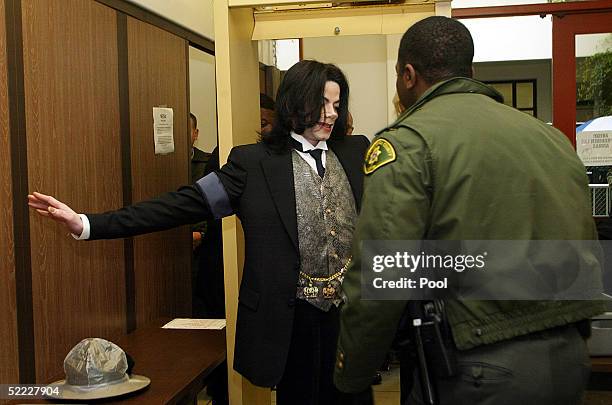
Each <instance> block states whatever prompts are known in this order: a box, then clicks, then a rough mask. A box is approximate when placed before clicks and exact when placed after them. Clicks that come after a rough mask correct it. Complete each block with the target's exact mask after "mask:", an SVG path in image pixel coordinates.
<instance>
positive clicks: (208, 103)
mask: <svg viewBox="0 0 612 405" xmlns="http://www.w3.org/2000/svg"><path fill="white" fill-rule="evenodd" d="M189 95H190V99H189V102H190V107H191V112H192V113H194V114H195V116H196V117H198V128H199V129H200V136H199V137H198V140H197V141H196V146H197V147H198V149H201V150H203V151H205V152H212V150H213V149H214V148H215V146H217V101H216V100H217V99H216V91H215V57H214V56H211V55H209V54H207V53H205V52H202V51H200V50H198V49H195V48H192V47H189Z"/></svg>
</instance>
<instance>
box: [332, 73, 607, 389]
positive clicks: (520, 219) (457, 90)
mask: <svg viewBox="0 0 612 405" xmlns="http://www.w3.org/2000/svg"><path fill="white" fill-rule="evenodd" d="M500 101H502V97H501V95H499V93H497V92H496V91H495V90H493V89H491V88H489V87H488V86H486V85H484V84H482V83H480V82H477V81H475V80H471V79H466V78H454V79H451V80H448V81H445V82H442V83H438V84H436V85H435V86H433V87H432V88H430V89H429V90H428V91H427V92H426V93H425V94H424V95H423V96H422V97H421V98H420V99H419V100H418V101H417V102H416V103H415V105H413V106H412V107H411V108H410V109H409V110H407V111H406V112H404V113H403V114H402V115H401V116H400V117H399V118H398V120H397V121H396V122H395V123H394V124H392V125H391V126H390V127H388V128H386V129H385V130H383V131H382V132H380V133H379V134H378V136H377V138H376V139H375V140H374V142H373V143H372V145H371V146H370V149H369V151H368V154H367V155H366V161H365V164H364V170H365V173H366V174H367V176H366V179H365V186H364V197H363V203H362V208H361V213H360V218H359V221H358V224H357V229H356V235H355V239H354V249H353V250H354V252H353V265H352V267H351V268H350V269H349V271H348V272H347V275H346V278H345V281H344V285H343V288H344V291H345V292H346V295H347V302H346V305H345V306H344V307H343V309H342V313H341V333H340V339H339V344H338V359H337V363H336V373H335V382H336V385H337V386H338V388H340V390H342V391H345V392H357V391H361V390H363V389H365V388H366V387H367V386H368V385H369V384H370V381H371V376H372V375H373V374H374V372H375V370H376V368H377V367H378V366H379V365H380V364H382V362H383V359H384V356H385V354H386V352H387V351H388V350H389V348H390V346H391V343H392V340H393V338H394V336H395V332H396V330H397V326H398V322H399V320H400V317H401V315H402V313H403V312H404V309H405V305H406V301H365V300H364V301H362V300H361V299H360V298H361V277H360V276H361V275H360V269H361V261H360V243H361V241H364V240H423V239H429V240H591V239H597V234H596V230H595V224H594V222H593V219H592V216H591V210H590V194H589V190H588V181H587V177H586V174H585V170H584V166H583V165H582V163H581V162H580V160H579V159H578V158H577V156H576V153H575V151H574V149H573V148H572V146H571V144H570V142H569V141H568V139H567V138H566V137H565V136H564V135H563V134H562V133H561V132H559V131H558V130H556V129H554V128H552V127H550V126H548V125H547V124H545V123H543V122H541V121H539V120H537V119H535V118H533V117H530V116H528V115H527V114H525V113H522V112H520V111H518V110H515V109H513V108H510V107H508V106H505V105H504V104H502V103H501V102H500ZM573 253H574V254H575V252H573ZM559 254H560V255H561V256H563V255H564V254H565V253H564V252H559ZM567 254H568V255H570V254H571V253H570V252H568V253H567ZM580 254H581V253H578V255H580ZM585 254H589V252H586V253H585ZM557 259H558V258H557ZM553 260H555V259H554V258H551V261H553ZM568 260H570V261H571V260H572V258H571V257H570V256H568ZM592 277H593V278H594V280H595V279H597V278H599V279H600V277H601V275H600V273H599V271H598V269H596V271H593V274H592ZM446 307H447V313H448V318H449V321H450V324H451V329H452V332H453V338H454V341H455V344H456V346H457V348H458V349H459V350H466V349H470V348H472V347H475V346H479V345H482V344H490V343H494V342H498V341H501V340H506V339H511V338H513V337H516V336H521V335H524V334H527V333H531V332H535V331H539V330H544V329H548V328H551V327H554V326H558V325H564V324H567V323H571V322H576V321H578V320H582V319H587V318H589V317H591V316H593V315H595V314H597V313H601V312H603V304H602V303H601V302H598V301H595V302H593V301H556V302H551V301H457V300H455V301H447V302H446Z"/></svg>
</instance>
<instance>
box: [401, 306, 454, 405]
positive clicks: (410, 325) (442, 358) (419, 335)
mask: <svg viewBox="0 0 612 405" xmlns="http://www.w3.org/2000/svg"><path fill="white" fill-rule="evenodd" d="M402 323H403V325H404V327H405V328H406V329H407V330H408V331H409V334H408V335H409V338H408V339H409V342H408V341H404V342H403V346H404V347H406V346H411V347H412V348H413V350H414V352H415V354H416V366H417V368H418V370H419V380H420V383H421V393H422V395H423V402H424V403H425V404H427V405H437V404H438V403H439V401H438V393H437V390H436V385H435V381H436V378H438V379H439V378H448V377H452V376H454V375H455V374H456V373H457V359H456V356H455V346H454V343H453V341H452V335H451V331H450V328H449V326H448V322H447V321H446V316H445V313H444V303H443V302H442V301H438V300H436V301H413V302H411V303H409V304H408V308H407V313H406V314H405V317H404V319H403V322H402ZM406 329H404V331H406Z"/></svg>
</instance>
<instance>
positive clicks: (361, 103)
mask: <svg viewBox="0 0 612 405" xmlns="http://www.w3.org/2000/svg"><path fill="white" fill-rule="evenodd" d="M303 50H304V59H316V60H318V61H320V62H329V63H334V64H336V65H338V67H339V68H340V69H342V71H343V72H344V74H345V75H346V76H347V79H348V81H349V86H350V100H349V108H350V111H351V114H352V115H353V120H354V126H355V131H354V134H362V135H367V136H369V137H372V136H373V135H374V134H375V133H376V132H378V131H379V130H380V129H382V128H384V127H385V126H386V124H387V104H388V102H387V63H386V61H387V52H386V39H385V36H383V35H367V36H358V37H357V36H355V37H354V36H346V37H333V38H332V37H330V38H305V39H304V41H303Z"/></svg>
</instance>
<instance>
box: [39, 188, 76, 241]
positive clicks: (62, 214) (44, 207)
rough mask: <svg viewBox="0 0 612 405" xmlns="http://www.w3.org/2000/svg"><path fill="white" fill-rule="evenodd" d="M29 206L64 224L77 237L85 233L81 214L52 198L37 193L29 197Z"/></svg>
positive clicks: (44, 215)
mask: <svg viewBox="0 0 612 405" xmlns="http://www.w3.org/2000/svg"><path fill="white" fill-rule="evenodd" d="M28 205H29V206H30V207H31V208H34V209H35V210H36V212H38V213H39V214H40V215H42V216H43V217H48V218H51V219H53V220H55V221H57V222H60V223H62V224H64V226H65V227H66V228H68V230H69V231H70V233H72V234H75V235H77V236H79V235H80V234H82V233H83V221H81V217H80V216H79V214H77V213H76V212H74V211H73V210H72V208H70V207H69V206H67V205H66V204H64V203H63V202H61V201H58V200H56V199H55V198H53V197H52V196H50V195H45V194H41V193H37V192H36V191H35V192H34V193H33V194H30V195H28Z"/></svg>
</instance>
